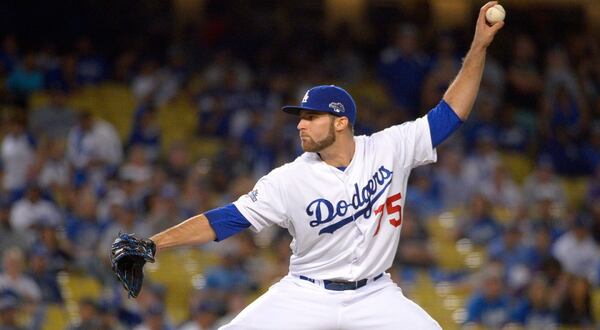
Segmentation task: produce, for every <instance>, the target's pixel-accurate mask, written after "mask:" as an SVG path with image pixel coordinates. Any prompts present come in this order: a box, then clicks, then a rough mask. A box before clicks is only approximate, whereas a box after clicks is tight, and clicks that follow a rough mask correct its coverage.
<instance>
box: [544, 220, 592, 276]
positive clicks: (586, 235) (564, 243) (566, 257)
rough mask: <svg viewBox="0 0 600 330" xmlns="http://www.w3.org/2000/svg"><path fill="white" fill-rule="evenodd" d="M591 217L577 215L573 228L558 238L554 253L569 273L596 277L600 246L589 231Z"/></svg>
mask: <svg viewBox="0 0 600 330" xmlns="http://www.w3.org/2000/svg"><path fill="white" fill-rule="evenodd" d="M590 226H591V218H590V217H589V216H588V215H586V214H579V215H577V216H576V217H575V220H574V221H573V224H572V225H571V228H570V229H569V230H568V231H567V232H566V233H564V234H563V235H562V236H561V237H559V238H558V240H557V241H556V243H555V244H554V246H553V249H552V254H553V255H554V257H556V259H558V260H559V261H560V263H561V265H562V266H563V268H564V270H565V271H566V272H568V273H571V274H574V275H576V276H580V277H582V278H587V279H595V276H594V275H595V272H596V271H597V269H598V265H599V264H600V247H598V245H597V244H596V242H594V239H593V237H592V235H591V233H590V232H589V229H590Z"/></svg>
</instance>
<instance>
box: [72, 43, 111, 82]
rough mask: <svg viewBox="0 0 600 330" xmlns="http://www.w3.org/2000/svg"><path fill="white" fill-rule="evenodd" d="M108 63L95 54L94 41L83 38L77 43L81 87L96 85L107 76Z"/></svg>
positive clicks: (78, 75)
mask: <svg viewBox="0 0 600 330" xmlns="http://www.w3.org/2000/svg"><path fill="white" fill-rule="evenodd" d="M107 72H108V70H107V63H106V61H105V60H104V58H103V57H102V56H101V55H99V54H98V53H96V52H95V50H94V45H93V43H92V39H91V38H89V37H83V38H81V39H79V41H78V42H77V82H78V83H79V85H81V86H85V85H96V84H98V83H100V82H102V81H103V80H104V79H105V78H106V75H107Z"/></svg>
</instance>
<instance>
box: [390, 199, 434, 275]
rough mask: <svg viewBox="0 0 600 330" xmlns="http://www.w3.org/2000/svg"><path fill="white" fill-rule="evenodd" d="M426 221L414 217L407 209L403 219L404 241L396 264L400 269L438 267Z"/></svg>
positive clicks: (401, 243)
mask: <svg viewBox="0 0 600 330" xmlns="http://www.w3.org/2000/svg"><path fill="white" fill-rule="evenodd" d="M423 220H424V219H422V218H419V217H417V216H416V215H413V213H412V211H411V209H410V208H405V210H404V214H403V219H402V240H400V242H399V245H398V250H397V252H396V258H395V262H397V263H398V264H399V265H400V267H402V268H404V267H405V266H407V267H411V266H412V267H424V268H429V267H432V266H435V265H436V258H435V255H434V253H433V251H432V249H431V245H430V242H429V233H428V232H427V227H426V226H425V224H424V221H423Z"/></svg>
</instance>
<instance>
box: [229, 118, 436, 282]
mask: <svg viewBox="0 0 600 330" xmlns="http://www.w3.org/2000/svg"><path fill="white" fill-rule="evenodd" d="M354 141H355V144H356V147H355V152H354V157H353V158H352V161H351V162H350V164H349V165H348V167H347V168H346V169H345V170H344V171H342V170H340V169H338V168H335V167H333V166H330V165H328V164H327V163H325V162H324V161H322V160H321V159H320V157H319V155H318V154H316V153H312V152H306V153H304V154H302V155H301V156H299V157H298V158H297V159H296V160H294V161H293V162H291V163H288V164H285V165H283V166H281V167H279V168H276V169H274V170H273V171H272V172H271V173H269V174H267V175H266V176H264V177H262V178H261V179H260V180H259V181H258V182H257V183H256V186H255V187H254V190H252V191H251V192H250V193H249V194H247V195H244V196H241V197H240V198H239V199H238V200H237V201H236V202H234V204H235V206H236V207H237V208H238V210H239V211H240V212H241V213H242V215H244V217H245V218H246V219H247V220H248V221H249V222H250V223H251V225H252V226H251V229H252V230H254V231H260V230H261V229H263V228H264V227H267V226H271V225H273V224H276V225H279V226H282V227H285V228H287V229H288V230H289V232H290V234H291V235H292V236H293V238H294V239H293V241H292V243H291V245H290V247H291V249H292V256H291V259H290V274H292V275H298V276H299V275H303V276H307V277H310V278H314V279H339V280H348V281H357V280H360V279H363V278H369V277H372V276H375V275H377V274H380V273H382V272H384V271H386V270H387V269H389V268H390V267H391V265H392V262H393V259H394V255H395V253H396V249H397V246H398V241H399V239H400V229H401V228H402V210H403V207H404V201H405V194H406V185H407V181H408V176H409V174H410V171H411V169H412V168H414V167H416V166H419V165H423V164H428V163H432V162H435V161H436V158H437V156H436V152H435V149H434V148H433V147H432V142H431V136H430V132H429V123H428V121H427V117H426V116H424V117H421V118H419V119H417V120H415V121H411V122H407V123H404V124H402V125H397V126H392V127H390V128H387V129H385V130H383V131H381V132H377V133H375V134H373V135H371V136H356V137H354Z"/></svg>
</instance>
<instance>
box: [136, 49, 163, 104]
mask: <svg viewBox="0 0 600 330" xmlns="http://www.w3.org/2000/svg"><path fill="white" fill-rule="evenodd" d="M159 68H160V66H159V63H158V61H157V60H155V59H152V58H148V59H146V60H144V61H143V62H142V64H141V65H140V70H139V73H138V74H137V75H136V76H135V77H134V78H133V81H132V83H131V91H132V92H133V95H134V96H135V98H136V101H137V103H138V104H149V105H151V106H154V105H156V103H155V95H156V93H157V92H158V89H159V88H160V84H161V83H162V81H161V80H162V77H161V75H160V71H159Z"/></svg>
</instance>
